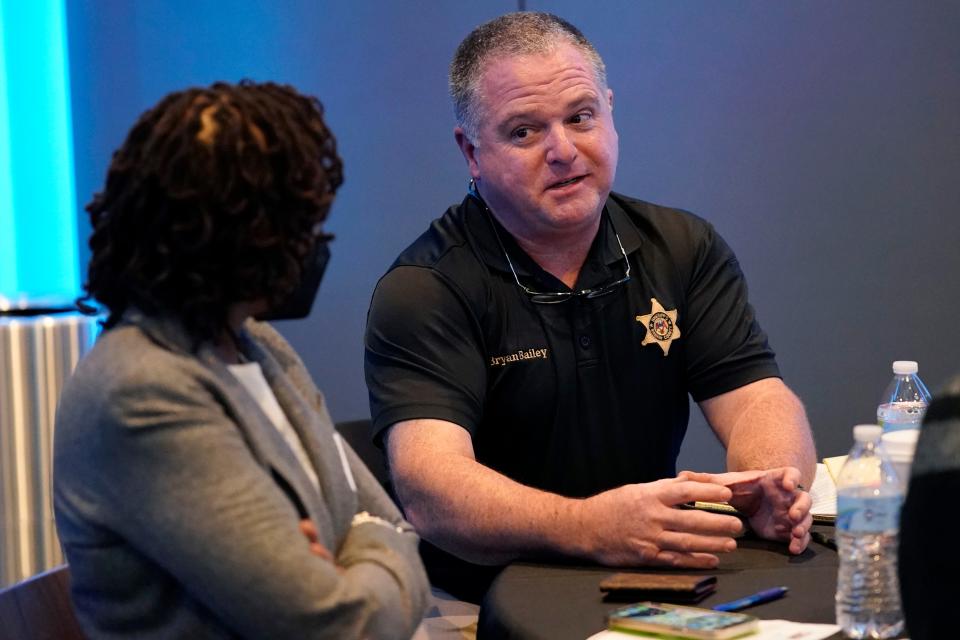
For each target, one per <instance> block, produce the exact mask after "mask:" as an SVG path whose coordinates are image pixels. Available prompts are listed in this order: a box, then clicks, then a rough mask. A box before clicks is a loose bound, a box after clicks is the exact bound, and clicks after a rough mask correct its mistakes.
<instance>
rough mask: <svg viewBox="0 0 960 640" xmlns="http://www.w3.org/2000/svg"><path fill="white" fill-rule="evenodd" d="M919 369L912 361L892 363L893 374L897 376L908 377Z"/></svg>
mask: <svg viewBox="0 0 960 640" xmlns="http://www.w3.org/2000/svg"><path fill="white" fill-rule="evenodd" d="M919 369H920V368H919V367H918V366H917V363H916V362H915V361H913V360H897V361H896V362H894V363H893V372H894V373H895V374H896V375H898V376H909V375H911V374H914V373H916V372H917V371H918V370H919Z"/></svg>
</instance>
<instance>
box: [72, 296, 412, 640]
mask: <svg viewBox="0 0 960 640" xmlns="http://www.w3.org/2000/svg"><path fill="white" fill-rule="evenodd" d="M240 342H241V350H242V351H243V352H244V354H245V356H246V357H247V358H248V359H250V360H251V361H256V362H258V363H259V364H260V366H261V368H262V370H263V374H264V377H265V378H266V380H267V382H268V383H269V384H270V386H271V388H272V390H273V392H274V394H275V395H276V397H277V400H278V402H279V403H280V406H281V407H282V408H283V410H284V412H285V413H286V415H287V417H288V419H289V421H290V423H291V425H292V426H293V428H294V429H295V430H296V432H297V433H298V434H299V436H300V439H301V440H302V442H303V445H304V449H305V450H306V452H307V455H308V457H309V458H310V460H311V462H312V463H313V465H314V467H315V468H316V471H317V476H318V477H319V481H320V490H319V491H317V490H316V489H315V488H314V485H313V484H312V483H311V481H310V480H309V479H308V478H307V476H306V474H305V473H304V472H303V468H302V467H301V466H300V464H299V463H298V462H297V460H296V458H295V457H294V456H293V454H292V453H291V451H290V449H289V447H288V446H287V445H286V443H285V442H284V440H283V438H282V436H280V434H279V433H278V432H277V430H276V429H275V428H274V426H273V425H272V424H271V423H270V421H269V419H268V418H267V417H266V416H265V415H264V413H263V412H262V411H261V409H260V407H259V405H258V404H257V403H256V401H255V400H254V399H253V398H252V397H251V396H250V395H249V394H248V393H247V391H246V389H245V388H244V387H243V386H242V385H241V383H240V382H239V381H238V380H237V379H236V378H234V376H233V375H232V374H231V373H230V372H229V371H228V370H227V368H226V367H225V366H224V365H223V364H222V363H221V362H220V361H219V360H218V359H217V358H216V356H215V355H214V354H213V352H212V350H211V349H210V347H209V346H206V345H203V344H201V345H199V346H195V345H192V344H191V340H190V338H189V337H188V336H187V335H186V333H185V332H184V331H183V329H182V327H181V326H180V325H179V324H178V323H177V322H175V321H172V320H170V319H164V318H157V317H146V316H144V315H143V314H140V313H137V312H131V313H129V314H128V315H127V317H126V318H125V322H124V323H123V324H121V325H119V326H117V327H115V328H113V329H111V330H110V331H107V332H106V333H104V334H103V335H102V336H101V337H100V339H99V340H98V342H97V344H96V346H95V347H94V349H93V350H92V351H91V352H90V353H89V354H88V355H87V356H86V358H84V359H83V361H81V363H80V364H79V366H78V367H77V370H76V372H75V373H74V375H73V377H72V378H71V379H70V381H69V382H68V383H67V385H66V386H65V388H64V391H63V395H62V396H61V400H60V408H59V410H58V413H57V420H56V436H55V443H54V509H55V512H56V519H57V529H58V532H59V534H60V540H61V542H62V544H63V548H64V551H65V553H66V556H67V559H68V561H69V563H70V569H71V574H72V579H73V586H72V592H73V600H74V606H75V608H76V610H77V615H78V618H79V620H80V623H81V625H82V626H83V628H84V630H85V632H86V633H87V634H88V635H89V636H91V637H92V638H231V637H248V638H271V639H272V638H337V639H343V638H361V637H363V638H405V637H409V636H410V635H411V634H412V633H413V631H414V629H415V628H416V626H417V624H418V623H419V621H420V618H421V616H422V614H423V611H424V608H425V602H426V595H427V592H428V584H427V580H426V576H425V574H424V571H423V567H422V565H421V563H420V558H419V555H418V553H417V542H418V539H417V536H416V535H415V534H413V533H411V532H405V533H400V532H398V531H397V530H395V529H394V528H393V527H386V526H382V525H378V524H376V523H366V524H359V525H357V526H351V520H352V519H353V516H354V514H356V513H358V512H360V511H368V512H370V513H371V514H373V515H377V516H380V517H382V518H384V519H386V520H389V521H390V522H392V523H395V524H396V525H398V526H403V527H406V528H409V525H407V524H406V523H405V522H403V520H402V518H401V515H400V513H399V511H398V510H397V508H396V507H395V506H394V505H393V503H392V502H391V501H390V499H389V498H388V497H387V495H386V494H385V493H384V491H383V489H382V488H381V487H380V485H379V484H378V483H377V481H376V480H375V479H374V478H373V476H372V475H371V474H370V472H369V471H368V470H367V469H366V467H364V465H363V463H362V462H361V461H360V460H359V458H358V457H357V456H356V454H355V453H354V452H353V450H351V449H350V448H349V446H348V445H346V443H344V448H345V449H346V450H347V457H348V460H349V465H350V468H351V470H352V473H353V476H354V478H355V480H356V485H357V491H356V492H354V491H353V490H352V489H351V488H350V486H349V484H348V480H347V476H346V473H345V471H344V468H343V465H342V463H341V460H340V456H339V453H338V450H337V447H336V445H335V443H334V440H333V434H334V429H333V426H332V424H331V421H330V417H329V415H328V413H327V409H326V406H325V404H324V399H323V396H322V394H321V393H320V392H319V391H318V390H317V389H316V387H315V386H314V385H313V382H312V381H311V379H310V376H309V374H308V373H307V371H306V369H305V367H304V366H303V363H302V362H301V361H300V359H299V358H298V357H297V355H296V354H295V353H294V351H293V350H292V349H291V347H290V346H289V345H288V344H287V343H286V341H284V340H283V338H281V337H280V335H279V334H277V333H276V332H275V331H274V330H273V329H272V328H270V327H269V326H268V325H265V324H262V323H257V322H253V321H250V322H248V323H247V325H246V326H245V330H244V332H243V335H242V336H241V341H240ZM304 517H308V518H310V519H311V520H312V521H313V522H314V523H315V524H316V527H317V531H318V533H319V541H320V542H321V543H322V544H323V545H324V547H326V548H327V549H329V550H331V552H332V553H333V554H334V555H335V556H336V563H337V564H338V565H340V566H341V567H345V568H346V570H345V572H344V573H343V574H340V573H338V571H337V570H336V568H335V567H334V565H333V564H332V563H331V562H329V561H327V560H324V559H322V558H319V557H317V556H315V555H313V554H312V553H310V550H309V548H308V544H307V540H306V538H305V537H304V535H303V534H302V533H301V532H300V530H299V528H298V525H299V521H300V519H301V518H304Z"/></svg>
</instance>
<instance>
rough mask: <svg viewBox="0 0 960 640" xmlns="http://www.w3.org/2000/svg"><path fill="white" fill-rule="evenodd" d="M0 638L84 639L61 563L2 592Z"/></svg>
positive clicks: (24, 639) (9, 639)
mask: <svg viewBox="0 0 960 640" xmlns="http://www.w3.org/2000/svg"><path fill="white" fill-rule="evenodd" d="M0 640H84V636H83V632H82V631H80V624H79V623H78V622H77V618H76V616H75V615H74V613H73V604H72V603H71V601H70V569H69V567H67V565H61V566H59V567H56V568H54V569H51V570H49V571H46V572H44V573H40V574H37V575H35V576H33V577H30V578H27V579H26V580H24V581H22V582H18V583H17V584H15V585H13V586H11V587H8V588H6V589H3V590H2V591H0Z"/></svg>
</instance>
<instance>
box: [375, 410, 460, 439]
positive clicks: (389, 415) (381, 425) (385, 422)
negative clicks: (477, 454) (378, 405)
mask: <svg viewBox="0 0 960 640" xmlns="http://www.w3.org/2000/svg"><path fill="white" fill-rule="evenodd" d="M405 420H444V421H446V422H452V423H453V424H455V425H457V426H458V427H463V428H464V429H466V431H467V433H469V434H470V436H471V437H473V436H474V434H475V433H476V431H477V426H478V425H477V421H476V419H475V418H473V417H470V416H468V415H467V414H466V413H463V412H460V411H457V410H456V409H454V408H452V407H447V406H442V405H436V404H416V405H405V406H400V407H391V408H389V409H387V410H385V411H382V412H381V413H380V414H378V415H377V416H375V417H374V418H373V441H374V442H375V443H377V445H382V443H383V436H384V435H385V434H386V432H387V429H389V428H390V427H392V426H393V425H395V424H397V423H398V422H403V421H405Z"/></svg>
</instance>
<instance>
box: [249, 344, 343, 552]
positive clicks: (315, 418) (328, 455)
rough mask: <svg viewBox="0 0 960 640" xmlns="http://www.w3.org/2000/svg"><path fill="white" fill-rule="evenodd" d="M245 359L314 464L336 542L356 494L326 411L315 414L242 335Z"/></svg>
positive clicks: (273, 361) (268, 358)
mask: <svg viewBox="0 0 960 640" xmlns="http://www.w3.org/2000/svg"><path fill="white" fill-rule="evenodd" d="M242 346H243V349H244V351H245V355H247V357H248V358H250V359H251V360H255V361H256V362H258V363H259V364H260V367H261V369H262V370H263V376H264V378H266V380H267V382H268V383H269V384H270V388H271V389H272V390H273V393H274V395H275V396H276V397H277V402H279V403H280V407H281V408H282V409H283V412H284V413H285V414H286V416H287V420H289V421H290V425H291V426H292V427H293V429H294V431H296V432H297V435H298V436H299V437H300V442H301V443H302V444H303V448H304V450H305V451H306V453H307V457H308V458H309V459H310V462H312V463H313V466H314V469H315V470H316V472H317V477H318V478H319V480H320V486H321V487H322V488H323V490H324V491H325V492H326V494H325V495H324V511H325V512H327V511H328V512H329V513H330V519H331V521H332V522H331V524H332V525H333V527H334V530H335V534H336V538H337V539H339V537H340V535H342V533H343V532H344V531H346V529H348V528H349V527H350V522H351V520H352V518H353V514H354V513H355V512H356V505H357V498H356V493H355V492H354V490H352V489H351V488H350V486H349V484H348V481H347V476H346V471H345V470H344V467H343V463H342V462H341V459H340V452H339V450H338V449H337V445H336V443H335V442H334V433H335V431H334V429H333V425H332V423H331V421H330V418H329V416H328V415H327V413H326V411H325V410H321V411H318V410H317V408H316V407H314V406H313V405H312V404H310V403H309V402H308V401H307V399H306V398H304V395H303V393H302V392H301V391H300V390H298V389H297V388H296V387H295V386H294V384H293V383H292V382H291V380H290V378H289V376H288V375H287V374H286V372H285V371H284V370H283V368H282V367H281V365H280V364H279V363H278V362H277V361H276V359H275V358H274V357H273V356H272V355H271V354H270V353H269V352H268V351H267V350H266V349H264V348H263V347H262V346H261V345H260V344H259V343H257V341H256V340H253V339H251V338H249V336H247V335H244V336H243V338H242Z"/></svg>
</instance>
